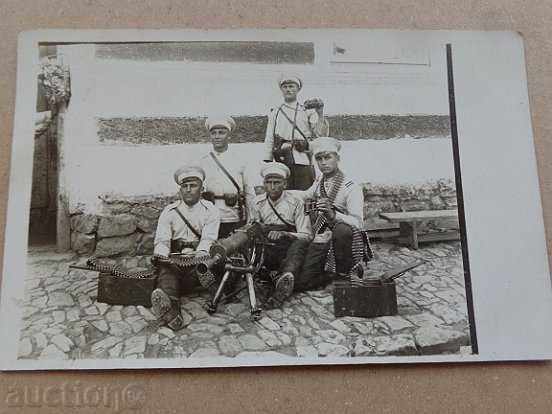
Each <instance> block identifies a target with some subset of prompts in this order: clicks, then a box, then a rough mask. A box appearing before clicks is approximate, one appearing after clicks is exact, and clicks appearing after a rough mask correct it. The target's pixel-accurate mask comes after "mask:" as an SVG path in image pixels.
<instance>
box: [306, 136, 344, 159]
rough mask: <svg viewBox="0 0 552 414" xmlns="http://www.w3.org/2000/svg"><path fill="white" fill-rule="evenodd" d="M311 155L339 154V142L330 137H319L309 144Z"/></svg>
mask: <svg viewBox="0 0 552 414" xmlns="http://www.w3.org/2000/svg"><path fill="white" fill-rule="evenodd" d="M310 145H311V149H312V155H316V154H318V153H320V152H335V153H338V154H339V151H341V142H339V141H338V140H337V139H335V138H332V137H320V138H316V139H315V140H314V141H312V142H311V144H310Z"/></svg>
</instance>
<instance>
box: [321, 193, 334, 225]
mask: <svg viewBox="0 0 552 414" xmlns="http://www.w3.org/2000/svg"><path fill="white" fill-rule="evenodd" d="M316 208H317V209H318V210H320V211H321V212H322V213H324V215H325V216H326V218H327V219H328V220H330V221H333V220H335V211H334V209H333V206H332V203H331V202H330V200H329V199H327V198H319V199H318V201H317V202H316Z"/></svg>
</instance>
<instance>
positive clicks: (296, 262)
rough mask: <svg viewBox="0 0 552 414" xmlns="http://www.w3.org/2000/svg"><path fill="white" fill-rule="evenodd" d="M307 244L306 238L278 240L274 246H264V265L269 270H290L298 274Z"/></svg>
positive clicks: (282, 271) (295, 274) (281, 271)
mask: <svg viewBox="0 0 552 414" xmlns="http://www.w3.org/2000/svg"><path fill="white" fill-rule="evenodd" d="M308 246H309V242H308V241H306V240H289V239H282V240H278V241H276V245H275V246H267V247H266V249H265V260H264V265H265V266H266V268H267V269H269V270H278V271H279V272H280V273H285V272H291V273H293V275H294V276H298V275H299V273H300V272H301V266H302V265H303V260H304V258H305V254H306V252H307V249H308Z"/></svg>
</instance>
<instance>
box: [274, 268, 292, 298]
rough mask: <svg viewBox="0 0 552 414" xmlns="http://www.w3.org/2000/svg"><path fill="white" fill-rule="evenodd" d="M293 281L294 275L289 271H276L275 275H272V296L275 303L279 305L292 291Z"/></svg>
mask: <svg viewBox="0 0 552 414" xmlns="http://www.w3.org/2000/svg"><path fill="white" fill-rule="evenodd" d="M294 281H295V277H294V276H293V273H291V272H285V273H278V274H277V275H276V276H273V277H272V282H273V283H274V292H273V293H272V298H273V300H274V301H275V302H276V303H278V304H280V306H281V305H282V304H283V303H284V301H285V300H286V299H287V298H289V297H290V296H291V294H292V293H293V285H294Z"/></svg>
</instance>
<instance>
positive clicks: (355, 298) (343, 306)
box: [334, 280, 398, 318]
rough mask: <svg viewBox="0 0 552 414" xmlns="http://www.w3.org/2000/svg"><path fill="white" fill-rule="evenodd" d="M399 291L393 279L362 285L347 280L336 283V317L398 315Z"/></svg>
mask: <svg viewBox="0 0 552 414" xmlns="http://www.w3.org/2000/svg"><path fill="white" fill-rule="evenodd" d="M397 312H398V310H397V291H396V287H395V282H394V281H393V280H390V281H387V282H382V283H378V284H373V285H372V284H370V285H362V284H358V283H351V282H347V281H340V282H335V283H334V314H335V316H336V317H341V316H357V317H363V318H373V317H376V316H390V315H396V314H397Z"/></svg>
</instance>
